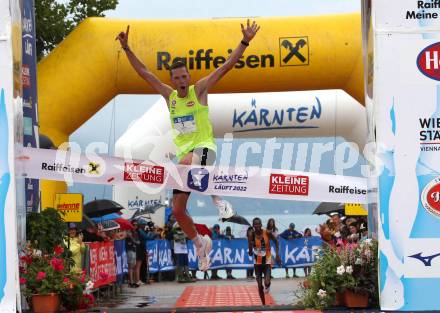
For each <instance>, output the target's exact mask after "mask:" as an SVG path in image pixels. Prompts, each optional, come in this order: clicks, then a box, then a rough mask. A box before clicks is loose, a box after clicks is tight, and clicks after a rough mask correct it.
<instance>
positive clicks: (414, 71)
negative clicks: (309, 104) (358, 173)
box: [367, 0, 440, 311]
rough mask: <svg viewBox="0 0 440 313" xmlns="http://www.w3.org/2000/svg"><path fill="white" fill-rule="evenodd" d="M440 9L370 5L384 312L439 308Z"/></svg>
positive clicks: (412, 0) (418, 4)
mask: <svg viewBox="0 0 440 313" xmlns="http://www.w3.org/2000/svg"><path fill="white" fill-rule="evenodd" d="M439 8H440V2H439V1H434V0H429V1H416V0H373V1H372V14H373V17H372V21H373V23H374V24H373V31H374V54H373V53H372V54H371V55H369V56H370V57H369V58H368V61H369V70H368V73H369V74H371V75H370V76H371V77H370V78H371V79H372V81H373V85H372V86H373V90H370V92H371V94H370V95H372V99H373V103H374V105H373V110H371V111H370V112H371V114H370V116H371V117H373V119H374V123H375V125H374V126H375V133H376V141H377V158H376V161H377V163H376V164H377V166H378V169H380V170H381V171H380V174H379V179H378V192H379V199H378V206H379V230H378V232H379V245H380V246H379V247H380V303H381V309H384V310H408V311H410V310H435V309H438V308H439V307H440V297H438V294H437V292H436V290H437V288H438V286H439V284H440V62H439V61H440V12H439ZM371 44H372V42H371ZM370 47H371V45H370ZM367 50H368V49H367ZM370 52H371V51H370ZM373 56H374V57H373ZM373 64H374V67H373ZM373 78H374V80H373ZM367 90H368V88H367Z"/></svg>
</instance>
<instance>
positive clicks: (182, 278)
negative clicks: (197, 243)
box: [173, 222, 195, 283]
mask: <svg viewBox="0 0 440 313" xmlns="http://www.w3.org/2000/svg"><path fill="white" fill-rule="evenodd" d="M173 241H174V253H175V255H176V261H177V262H176V271H177V282H179V283H190V282H193V281H195V280H192V278H191V276H190V274H189V268H188V247H187V245H186V235H185V233H184V232H183V230H182V228H180V226H179V224H178V223H177V222H176V223H175V224H174V227H173Z"/></svg>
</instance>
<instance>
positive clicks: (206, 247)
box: [197, 235, 212, 272]
mask: <svg viewBox="0 0 440 313" xmlns="http://www.w3.org/2000/svg"><path fill="white" fill-rule="evenodd" d="M202 240H203V247H202V249H203V251H202V253H200V254H199V253H197V256H198V259H199V261H198V265H199V270H200V271H202V272H206V271H207V270H208V269H209V267H210V266H211V259H210V257H209V253H210V252H211V250H212V241H211V238H209V236H208V235H204V236H203V237H202ZM200 255H202V256H200Z"/></svg>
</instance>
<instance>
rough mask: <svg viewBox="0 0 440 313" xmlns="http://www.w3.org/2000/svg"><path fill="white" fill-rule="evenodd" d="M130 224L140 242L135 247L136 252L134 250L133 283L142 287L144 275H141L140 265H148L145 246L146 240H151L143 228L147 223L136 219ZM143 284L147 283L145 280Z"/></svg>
mask: <svg viewBox="0 0 440 313" xmlns="http://www.w3.org/2000/svg"><path fill="white" fill-rule="evenodd" d="M132 224H133V226H134V228H135V231H136V233H137V236H138V238H139V242H140V244H139V246H137V247H136V248H137V250H136V266H135V270H134V273H135V281H136V284H138V285H143V284H144V282H143V281H142V280H141V276H144V275H141V267H142V264H146V265H148V263H147V252H146V245H147V240H151V236H150V235H149V234H148V233H147V232H145V228H146V226H147V223H146V221H145V220H143V219H138V220H135V221H133V223H132ZM147 271H148V267H147V269H146V272H147ZM147 276H148V275H147ZM144 279H145V278H144ZM145 282H147V281H146V279H145Z"/></svg>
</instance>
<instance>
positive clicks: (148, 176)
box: [124, 163, 165, 184]
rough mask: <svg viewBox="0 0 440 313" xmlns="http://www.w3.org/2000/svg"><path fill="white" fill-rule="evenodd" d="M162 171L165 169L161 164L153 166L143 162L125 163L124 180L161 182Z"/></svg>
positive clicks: (162, 177)
mask: <svg viewBox="0 0 440 313" xmlns="http://www.w3.org/2000/svg"><path fill="white" fill-rule="evenodd" d="M164 173H165V169H164V167H163V166H153V165H148V164H143V163H125V166H124V180H125V181H141V182H144V183H154V184H162V183H163V179H164Z"/></svg>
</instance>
